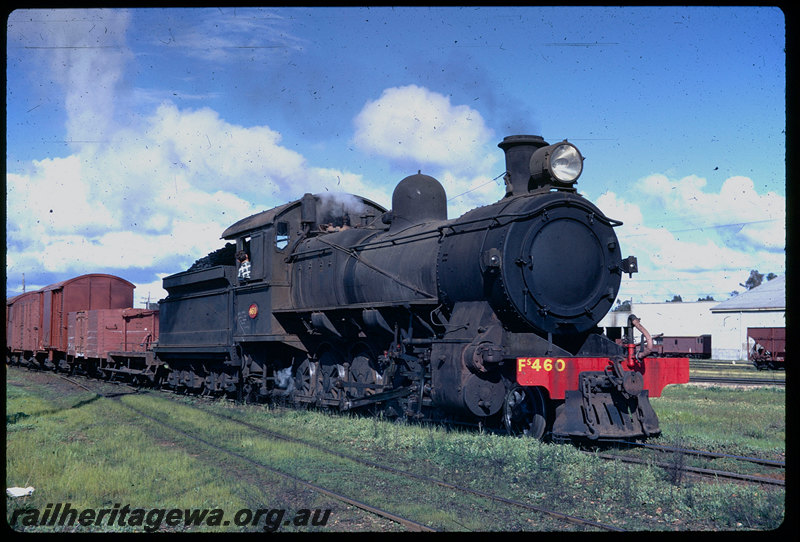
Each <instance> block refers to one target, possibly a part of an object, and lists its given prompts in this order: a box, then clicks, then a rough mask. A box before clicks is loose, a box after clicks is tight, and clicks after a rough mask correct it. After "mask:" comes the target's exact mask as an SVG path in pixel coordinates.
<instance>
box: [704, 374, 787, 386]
mask: <svg viewBox="0 0 800 542" xmlns="http://www.w3.org/2000/svg"><path fill="white" fill-rule="evenodd" d="M689 382H695V383H708V384H728V385H740V386H786V380H785V379H775V378H744V377H726V376H699V375H698V376H692V377H690V378H689Z"/></svg>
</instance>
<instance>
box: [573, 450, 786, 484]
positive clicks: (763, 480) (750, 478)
mask: <svg viewBox="0 0 800 542" xmlns="http://www.w3.org/2000/svg"><path fill="white" fill-rule="evenodd" d="M587 453H591V452H587ZM595 455H596V456H597V457H599V458H601V459H609V460H619V461H622V462H623V463H636V464H640V465H654V466H656V467H661V468H663V469H667V470H670V469H671V470H675V469H677V470H681V471H684V472H689V473H693V474H699V475H702V476H709V477H714V478H730V479H732V480H740V481H744V482H754V483H758V484H766V485H775V486H785V485H786V481H785V480H780V479H778V478H769V477H766V476H754V475H752V474H740V473H738V472H730V471H723V470H715V469H705V468H702V467H692V466H689V465H675V464H672V463H668V462H663V461H650V460H647V459H640V458H637V457H625V456H622V455H613V454H595Z"/></svg>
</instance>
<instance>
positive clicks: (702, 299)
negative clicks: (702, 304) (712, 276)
mask: <svg viewBox="0 0 800 542" xmlns="http://www.w3.org/2000/svg"><path fill="white" fill-rule="evenodd" d="M697 300H698V301H714V298H713V297H711V296H710V295H707V296H705V297H698V298H697Z"/></svg>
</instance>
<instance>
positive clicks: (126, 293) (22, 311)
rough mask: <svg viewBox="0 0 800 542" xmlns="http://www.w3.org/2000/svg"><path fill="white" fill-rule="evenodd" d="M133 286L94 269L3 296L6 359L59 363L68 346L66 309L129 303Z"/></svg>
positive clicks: (100, 307)
mask: <svg viewBox="0 0 800 542" xmlns="http://www.w3.org/2000/svg"><path fill="white" fill-rule="evenodd" d="M134 288H135V286H134V285H133V284H131V283H130V282H128V281H127V280H125V279H122V278H120V277H116V276H114V275H106V274H99V273H94V274H88V275H81V276H79V277H75V278H71V279H68V280H65V281H62V282H58V283H56V284H51V285H50V286H46V287H45V288H42V289H40V290H37V291H34V292H27V293H24V294H22V295H18V296H16V297H13V298H11V299H9V300H7V301H6V340H7V345H6V347H7V351H6V355H7V357H8V358H9V361H14V362H16V363H22V364H34V365H37V366H45V367H54V366H55V365H56V364H59V363H61V362H62V361H64V360H65V356H66V352H67V347H68V325H69V322H68V315H69V313H70V312H76V311H80V310H92V309H124V308H128V307H132V306H133V290H134Z"/></svg>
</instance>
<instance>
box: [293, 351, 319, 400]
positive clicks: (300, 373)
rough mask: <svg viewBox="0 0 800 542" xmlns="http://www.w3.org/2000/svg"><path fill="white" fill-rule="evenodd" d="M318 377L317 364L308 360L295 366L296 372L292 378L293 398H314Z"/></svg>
mask: <svg viewBox="0 0 800 542" xmlns="http://www.w3.org/2000/svg"><path fill="white" fill-rule="evenodd" d="M319 376H320V373H319V364H317V362H315V361H311V360H310V359H308V358H306V359H305V360H303V362H302V363H301V364H300V365H298V366H297V372H296V373H295V376H294V385H295V391H294V393H295V396H297V397H298V399H299V398H311V397H314V394H315V393H316V391H317V388H318V382H319ZM303 402H305V401H303Z"/></svg>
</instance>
